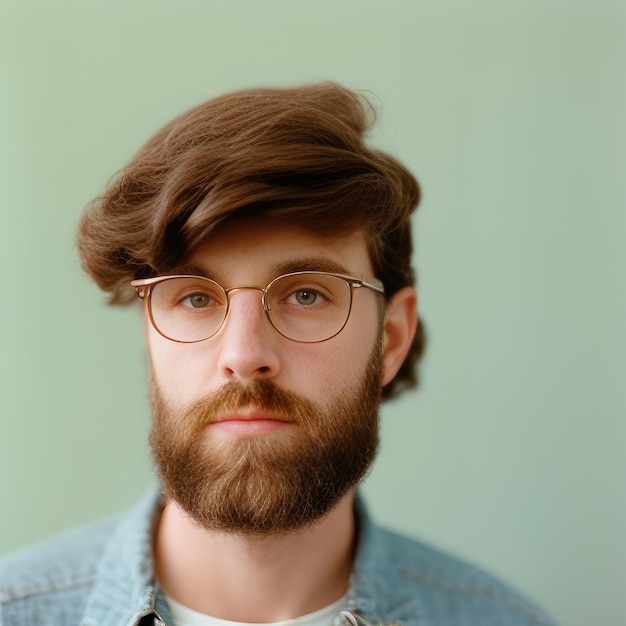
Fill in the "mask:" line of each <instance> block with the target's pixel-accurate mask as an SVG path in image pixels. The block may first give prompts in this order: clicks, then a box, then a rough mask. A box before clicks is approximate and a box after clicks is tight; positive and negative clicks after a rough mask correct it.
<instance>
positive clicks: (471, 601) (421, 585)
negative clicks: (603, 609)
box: [357, 522, 555, 626]
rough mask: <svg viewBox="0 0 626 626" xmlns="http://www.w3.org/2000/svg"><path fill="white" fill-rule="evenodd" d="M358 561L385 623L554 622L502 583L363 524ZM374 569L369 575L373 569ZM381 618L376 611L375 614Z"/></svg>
mask: <svg viewBox="0 0 626 626" xmlns="http://www.w3.org/2000/svg"><path fill="white" fill-rule="evenodd" d="M366 525H368V528H367V529H366V530H365V536H364V537H363V540H364V543H365V544H368V545H364V546H362V550H360V552H362V554H360V555H359V557H358V558H359V561H357V563H359V562H360V565H361V567H362V568H364V569H366V570H367V571H368V572H369V574H368V576H369V580H368V583H369V584H370V585H374V586H375V587H376V589H373V590H372V596H373V597H375V598H376V600H375V602H376V605H377V608H378V610H379V612H380V613H382V614H383V615H385V617H386V618H387V620H386V621H393V622H398V623H404V624H411V623H416V624H417V623H422V622H423V623H428V624H433V625H435V624H442V625H443V624H445V625H446V626H453V625H457V624H458V625H461V624H470V623H472V624H473V623H480V624H484V625H485V626H487V625H493V626H514V625H515V626H531V625H532V626H539V625H544V626H555V622H554V621H553V620H552V619H551V618H550V617H549V616H548V615H547V614H546V613H545V612H544V611H542V610H541V609H540V608H538V607H537V606H536V605H535V604H533V603H532V602H531V601H529V600H528V599H527V598H526V597H524V596H523V595H522V594H520V593H519V592H518V591H516V590H515V589H513V588H512V587H510V586H509V585H508V584H506V583H505V582H503V581H501V580H499V579H498V578H496V577H494V576H492V575H491V574H489V573H487V572H485V571H484V570H482V569H480V568H478V567H476V566H474V565H471V564H469V563H467V562H465V561H463V560H461V559H458V558H456V557H454V556H451V555H449V554H447V553H445V552H443V551H441V550H438V549H436V548H433V547H431V546H429V545H427V544H425V543H422V542H420V541H417V540H415V539H413V538H409V537H406V536H404V535H400V534H398V533H395V532H392V531H390V530H387V529H383V528H380V527H378V526H376V525H374V524H372V523H371V522H369V523H367V522H366ZM374 572H375V573H374ZM381 617H382V615H381Z"/></svg>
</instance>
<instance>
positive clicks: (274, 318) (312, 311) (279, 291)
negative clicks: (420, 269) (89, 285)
mask: <svg viewBox="0 0 626 626" xmlns="http://www.w3.org/2000/svg"><path fill="white" fill-rule="evenodd" d="M130 284H131V285H132V286H133V287H134V288H135V291H136V292H137V295H138V296H139V297H140V298H142V299H143V300H144V302H145V304H146V307H147V309H148V314H149V316H150V321H151V322H152V325H153V326H154V328H155V329H156V331H157V332H158V333H159V334H160V335H162V336H163V337H165V338H166V339H170V340H172V341H177V342H179V343H195V342H198V341H204V340H205V339H209V338H210V337H212V336H213V335H215V334H216V333H217V332H218V331H219V329H220V328H221V327H222V324H223V323H224V320H225V319H226V316H227V315H228V306H229V295H230V294H231V293H232V292H233V291H240V290H242V289H253V290H255V291H260V292H261V304H262V306H263V311H264V312H265V314H266V315H267V318H268V319H269V321H270V323H271V324H272V326H273V327H274V328H275V329H276V330H277V331H278V332H279V333H280V334H281V335H283V336H284V337H287V339H291V340H293V341H299V342H303V343H317V342H320V341H326V340H327V339H330V338H332V337H334V336H335V335H337V334H339V333H340V332H341V331H342V330H343V328H344V326H345V325H346V322H347V321H348V317H349V316H350V311H351V309H352V293H353V291H354V290H355V289H358V288H359V287H366V288H367V289H371V290H373V291H375V292H376V293H378V294H381V295H382V294H384V293H385V289H384V287H383V283H382V282H381V281H380V280H378V279H377V278H366V277H365V276H362V275H360V274H333V273H329V272H293V273H291V274H283V275H282V276H278V277H277V278H274V280H272V281H271V282H270V283H269V284H268V285H267V287H264V288H261V287H248V286H242V287H232V288H231V289H224V288H223V287H222V286H221V285H220V284H219V283H216V282H215V281H214V280H211V279H209V278H205V277H203V276H187V275H176V276H157V277H154V278H144V279H140V280H133V281H132V282H131V283H130Z"/></svg>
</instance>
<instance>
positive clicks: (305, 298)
mask: <svg viewBox="0 0 626 626" xmlns="http://www.w3.org/2000/svg"><path fill="white" fill-rule="evenodd" d="M291 299H293V300H294V301H295V302H297V303H298V304H301V305H303V306H310V305H311V304H315V303H316V302H317V301H318V300H320V301H321V300H323V297H322V295H321V294H320V293H319V292H318V291H315V289H306V288H304V289H298V290H297V291H294V292H293V294H292V295H291ZM288 300H289V299H288Z"/></svg>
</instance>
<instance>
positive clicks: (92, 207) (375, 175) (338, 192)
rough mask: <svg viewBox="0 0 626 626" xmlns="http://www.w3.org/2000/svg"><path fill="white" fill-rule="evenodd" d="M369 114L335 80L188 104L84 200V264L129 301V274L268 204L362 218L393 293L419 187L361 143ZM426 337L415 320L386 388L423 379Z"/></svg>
mask: <svg viewBox="0 0 626 626" xmlns="http://www.w3.org/2000/svg"><path fill="white" fill-rule="evenodd" d="M374 119H375V114H374V110H373V108H372V106H371V104H370V103H369V102H368V100H367V99H366V98H365V97H363V96H362V95H359V94H357V93H355V92H353V91H350V90H348V89H346V88H344V87H342V86H340V85H336V84H334V83H322V84H318V85H310V86H304V87H299V88H293V89H256V90H249V91H240V92H236V93H231V94H227V95H224V96H221V97H219V98H216V99H214V100H210V101H208V102H206V103H204V104H201V105H199V106H197V107H195V108H193V109H191V110H189V111H187V112H186V113H184V114H183V115H181V116H180V117H178V118H176V119H174V120H173V121H172V122H170V123H169V124H167V125H166V126H164V127H163V128H162V129H161V130H160V131H159V132H157V133H156V134H155V135H154V136H153V137H152V138H151V139H150V140H149V141H148V142H147V143H146V144H145V145H144V146H143V148H141V150H140V151H139V152H138V153H137V154H136V155H135V157H134V158H133V159H131V161H130V162H129V163H128V164H127V165H126V167H124V168H123V169H122V170H121V171H120V172H119V173H118V174H117V175H116V176H115V177H114V178H113V179H112V181H111V182H110V183H109V185H108V187H107V188H106V189H105V191H104V192H103V193H102V194H101V195H100V196H98V197H97V198H95V199H94V200H93V201H92V202H91V203H90V204H88V205H87V207H86V208H85V211H84V213H83V215H82V218H81V220H80V225H79V231H78V249H79V253H80V257H81V261H82V264H83V267H84V268H85V270H86V271H87V272H88V273H89V274H90V275H91V277H92V278H93V279H94V280H95V281H96V283H97V284H98V285H99V286H100V287H101V288H102V289H103V290H105V291H107V292H109V293H110V296H111V297H110V302H111V304H125V303H128V302H130V301H131V300H133V299H134V297H135V295H134V291H133V290H132V288H131V287H130V286H129V284H128V283H129V281H130V280H132V279H133V278H144V277H148V276H152V275H158V274H162V273H167V272H171V271H173V270H175V269H176V267H177V266H178V265H180V263H181V261H182V260H183V259H184V258H185V257H186V256H188V255H189V254H190V253H192V252H193V251H194V249H195V248H196V247H197V246H198V245H199V244H201V243H202V242H203V241H204V240H205V239H206V237H207V236H208V235H209V234H210V233H211V231H212V230H213V229H214V228H215V227H216V226H217V225H218V224H219V223H220V222H222V221H223V220H225V219H227V218H228V217H229V216H232V215H235V214H236V215H238V216H240V215H245V214H255V215H256V214H259V213H263V214H267V215H273V216H283V217H285V218H290V219H295V220H297V221H299V222H302V223H304V224H305V225H309V226H311V227H314V228H315V229H316V231H317V232H322V233H323V232H325V231H327V232H329V233H331V232H332V233H342V232H345V233H349V232H353V231H355V230H363V231H364V232H365V234H366V237H367V241H368V246H369V253H370V257H371V260H372V264H373V266H374V270H375V273H376V276H377V277H378V278H380V279H381V280H382V281H383V283H384V285H385V290H386V294H387V297H388V298H390V297H391V296H393V294H394V293H396V292H397V291H398V290H399V289H401V288H402V287H405V286H407V285H412V284H413V283H414V281H415V277H414V272H413V269H412V268H411V253H412V242H411V225H410V221H409V218H410V215H411V213H412V211H413V210H414V209H415V207H416V206H417V203H418V201H419V187H418V184H417V182H416V180H415V179H414V178H413V176H412V175H411V174H410V173H409V172H408V170H406V169H405V168H404V167H403V166H402V165H401V164H400V163H399V162H398V161H396V160H395V159H393V158H391V157H390V156H388V155H386V154H384V153H382V152H379V151H376V150H373V149H371V148H369V147H368V146H367V145H366V144H365V142H364V135H365V132H366V131H367V130H368V129H369V128H370V126H371V124H372V123H373V121H374ZM423 343H424V338H423V331H422V327H421V324H420V325H419V327H418V332H417V335H416V338H415V340H414V343H413V346H412V349H411V352H410V353H409V355H408V356H407V359H406V361H405V362H404V364H403V365H402V368H401V369H400V371H399V372H398V374H397V376H396V377H395V379H394V380H393V381H391V382H390V383H389V384H388V385H387V386H386V387H385V389H384V390H383V394H384V397H390V396H391V395H394V394H395V393H397V391H398V390H399V389H400V388H402V387H408V386H413V385H415V384H416V382H417V376H416V372H415V364H416V362H417V360H418V358H419V356H420V355H421V352H422V349H423Z"/></svg>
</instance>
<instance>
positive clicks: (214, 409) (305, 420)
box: [185, 380, 317, 429]
mask: <svg viewBox="0 0 626 626" xmlns="http://www.w3.org/2000/svg"><path fill="white" fill-rule="evenodd" d="M249 407H252V408H254V409H258V410H260V411H266V412H268V413H273V414H276V415H277V416H278V417H281V418H283V419H285V420H288V421H290V422H294V423H295V424H298V425H304V426H306V425H309V424H311V422H312V420H314V416H315V415H316V412H317V411H316V407H315V405H314V404H313V403H312V402H311V401H310V400H308V399H307V398H303V397H302V396H299V395H298V394H296V393H293V392H291V391H287V390H286V389H282V388H281V387H278V386H277V385H276V384H274V383H272V382H269V381H266V380H256V381H254V382H252V383H249V384H245V385H244V384H242V383H239V382H230V383H227V384H226V385H224V386H223V387H220V388H219V389H218V390H217V391H214V392H212V393H210V394H208V395H207V396H205V397H204V398H201V399H200V400H198V401H196V402H195V403H194V404H192V405H191V406H190V407H188V408H187V409H186V411H185V417H186V420H188V422H189V424H190V425H191V426H193V427H194V428H197V429H201V428H203V427H204V426H207V425H208V424H212V423H213V422H216V421H218V420H219V419H220V418H222V417H224V416H225V415H227V414H229V413H234V412H236V411H238V410H240V409H244V408H249Z"/></svg>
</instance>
